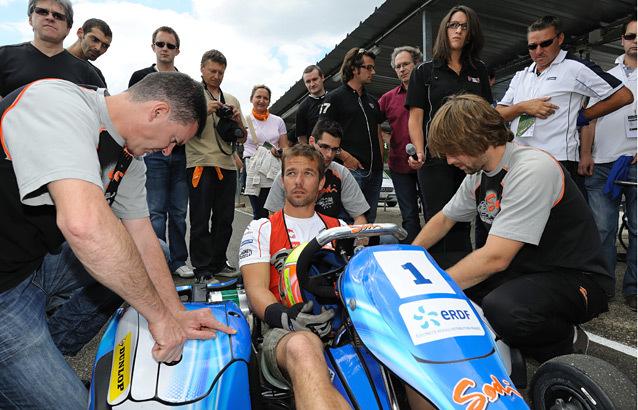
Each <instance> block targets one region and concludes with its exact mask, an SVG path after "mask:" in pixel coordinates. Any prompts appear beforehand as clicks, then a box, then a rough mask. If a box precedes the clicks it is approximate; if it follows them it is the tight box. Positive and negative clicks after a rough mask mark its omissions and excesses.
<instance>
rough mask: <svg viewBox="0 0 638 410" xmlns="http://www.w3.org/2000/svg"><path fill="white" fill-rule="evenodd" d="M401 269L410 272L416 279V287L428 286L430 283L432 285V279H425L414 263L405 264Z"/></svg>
mask: <svg viewBox="0 0 638 410" xmlns="http://www.w3.org/2000/svg"><path fill="white" fill-rule="evenodd" d="M401 267H402V268H403V269H405V270H407V271H409V272H410V273H411V274H412V276H414V277H415V279H414V283H415V284H416V285H426V284H428V283H432V281H431V280H430V279H427V278H424V277H423V275H422V274H421V272H419V270H418V269H417V268H416V266H414V265H413V264H412V262H408V263H404V264H403V265H401Z"/></svg>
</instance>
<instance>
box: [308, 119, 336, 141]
mask: <svg viewBox="0 0 638 410" xmlns="http://www.w3.org/2000/svg"><path fill="white" fill-rule="evenodd" d="M324 132H327V133H328V134H330V135H332V136H333V137H334V138H339V139H342V138H343V129H342V128H341V124H339V123H338V122H337V121H333V120H329V119H327V118H326V119H322V120H319V121H317V124H315V126H314V128H313V129H312V133H311V134H310V136H311V137H313V138H314V139H315V141H321V137H323V133H324Z"/></svg>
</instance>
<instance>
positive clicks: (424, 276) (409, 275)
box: [374, 250, 455, 299]
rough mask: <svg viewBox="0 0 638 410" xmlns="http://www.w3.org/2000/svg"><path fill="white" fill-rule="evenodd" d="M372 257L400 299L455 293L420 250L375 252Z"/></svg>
mask: <svg viewBox="0 0 638 410" xmlns="http://www.w3.org/2000/svg"><path fill="white" fill-rule="evenodd" d="M374 257H375V258H376V260H377V262H378V263H379V266H381V270H382V271H383V273H384V274H385V276H386V277H387V278H388V280H389V281H390V283H392V286H393V287H394V290H395V291H396V293H397V295H399V297H400V298H401V299H405V298H409V297H412V296H417V295H429V294H433V293H452V294H454V293H455V292H454V290H453V289H452V287H451V286H450V285H449V284H448V283H447V282H446V280H445V279H444V278H443V277H442V276H441V273H440V272H439V271H438V270H437V269H436V267H435V266H433V265H432V263H431V262H430V261H429V260H428V258H427V256H425V253H423V252H422V251H405V250H403V251H386V252H375V253H374Z"/></svg>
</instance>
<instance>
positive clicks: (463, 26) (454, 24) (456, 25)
mask: <svg viewBox="0 0 638 410" xmlns="http://www.w3.org/2000/svg"><path fill="white" fill-rule="evenodd" d="M445 27H447V28H451V29H452V30H456V29H457V28H459V27H461V29H463V30H467V23H459V22H458V21H449V22H448V23H447V24H446V25H445Z"/></svg>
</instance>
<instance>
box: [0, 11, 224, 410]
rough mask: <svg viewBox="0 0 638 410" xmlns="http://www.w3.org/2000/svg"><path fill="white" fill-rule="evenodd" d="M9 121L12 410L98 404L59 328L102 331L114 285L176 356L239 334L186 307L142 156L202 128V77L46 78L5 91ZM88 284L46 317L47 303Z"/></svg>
mask: <svg viewBox="0 0 638 410" xmlns="http://www.w3.org/2000/svg"><path fill="white" fill-rule="evenodd" d="M43 10H44V11H45V12H47V11H48V10H46V9H43ZM48 12H50V11H48ZM62 107H63V108H62ZM0 118H1V120H0V121H1V122H0V143H1V144H0V158H2V161H0V306H2V315H1V316H0V369H2V371H0V407H2V408H3V409H6V408H11V409H13V408H16V409H25V408H33V409H45V408H51V407H62V406H63V407H65V408H68V409H85V408H86V406H87V403H88V399H89V395H88V391H87V389H86V387H85V385H84V384H83V383H82V381H80V379H79V378H78V377H77V375H76V374H75V372H74V371H73V369H72V368H71V367H70V366H69V364H68V363H67V362H66V360H65V359H64V357H63V355H62V352H61V347H60V345H58V344H56V339H55V338H54V337H52V335H54V334H68V335H69V337H70V338H72V339H74V341H75V342H76V344H77V343H78V340H80V339H83V338H84V339H85V338H86V336H87V332H90V331H91V330H96V331H97V330H99V329H100V327H101V325H102V323H103V322H99V321H98V317H102V316H104V313H105V312H104V311H103V309H104V305H103V303H104V299H112V297H111V296H109V295H112V293H111V291H110V290H108V289H107V288H109V289H111V290H112V291H113V292H115V293H117V295H119V296H121V297H122V298H124V299H125V300H126V301H127V302H128V303H130V305H131V306H133V307H134V308H135V309H137V311H138V312H140V313H141V314H142V315H143V316H144V317H145V318H146V319H147V320H148V323H149V330H150V332H151V335H152V336H153V339H154V340H155V345H154V347H153V350H152V354H153V357H154V358H155V359H156V360H157V361H161V362H172V361H176V360H178V359H179V358H180V356H181V352H182V348H183V345H184V343H185V342H186V339H187V338H193V339H210V338H214V337H215V334H216V330H221V331H223V332H226V333H235V332H236V331H235V330H233V329H231V328H229V327H227V326H224V325H222V324H221V323H220V322H218V321H217V320H215V317H214V316H213V314H212V312H211V311H210V309H198V310H194V311H187V310H186V309H185V307H184V305H183V304H182V303H181V301H180V299H179V297H178V295H177V293H176V291H175V285H174V284H173V280H172V278H171V273H170V271H169V269H168V266H167V265H166V261H165V259H164V255H163V254H162V250H161V248H160V244H159V242H158V240H157V236H155V233H154V231H153V227H152V226H151V222H150V220H149V213H148V207H147V205H146V192H145V188H144V181H145V166H144V161H142V160H141V157H142V156H143V155H144V154H146V153H149V152H157V151H162V152H164V153H165V155H168V154H170V152H171V150H172V149H173V147H175V145H183V144H185V143H186V142H187V141H188V140H189V139H191V138H192V137H193V136H194V135H196V134H197V135H199V134H200V133H201V130H202V128H203V126H204V124H205V122H206V101H205V98H204V93H203V90H202V87H201V85H200V84H198V83H197V82H195V81H193V80H192V79H191V78H190V77H189V76H187V75H186V74H180V73H156V74H152V75H149V76H147V77H146V78H145V79H144V80H142V81H140V82H139V83H137V84H136V85H135V86H133V87H131V88H129V89H128V90H127V91H125V92H123V93H121V94H118V95H113V96H110V95H108V93H107V92H106V90H105V89H97V90H91V89H87V88H82V87H79V86H77V85H75V84H72V83H70V82H68V81H64V80H41V81H36V82H34V83H31V84H29V85H26V86H24V87H21V88H19V89H17V90H15V91H14V92H12V93H10V94H8V95H6V96H4V98H3V99H2V101H0ZM78 288H82V289H81V290H79V291H78V292H76V293H75V294H74V296H73V297H72V298H71V299H70V300H69V301H68V302H66V303H65V304H64V305H63V306H62V308H61V309H60V310H59V311H58V312H57V313H55V314H54V315H53V316H52V317H51V318H49V320H48V321H47V317H46V313H45V309H46V304H47V300H48V299H50V298H51V297H53V296H55V295H57V294H60V293H67V292H72V291H74V290H75V289H78ZM116 299H117V298H116ZM107 302H108V301H107ZM108 307H109V308H111V307H113V306H111V305H109V306H108ZM106 313H107V316H106V317H107V318H108V315H110V314H111V313H113V312H112V311H109V312H106ZM95 322H99V323H98V326H99V327H97V329H95ZM91 336H92V335H89V338H88V339H89V340H90V337H91ZM60 341H62V342H64V341H65V340H60Z"/></svg>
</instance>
